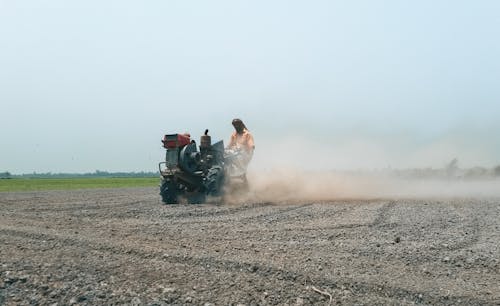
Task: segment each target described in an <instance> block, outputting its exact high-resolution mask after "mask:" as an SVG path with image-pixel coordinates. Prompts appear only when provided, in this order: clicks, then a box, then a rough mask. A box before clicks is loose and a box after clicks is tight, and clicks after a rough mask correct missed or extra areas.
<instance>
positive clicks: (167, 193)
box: [160, 178, 178, 204]
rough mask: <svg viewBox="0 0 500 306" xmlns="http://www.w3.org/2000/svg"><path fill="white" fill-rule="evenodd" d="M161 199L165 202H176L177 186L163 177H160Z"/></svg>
mask: <svg viewBox="0 0 500 306" xmlns="http://www.w3.org/2000/svg"><path fill="white" fill-rule="evenodd" d="M160 195H161V200H162V201H163V203H165V204H177V203H178V200H177V188H176V186H175V184H174V183H173V182H172V181H170V180H168V179H165V178H162V180H161V184H160Z"/></svg>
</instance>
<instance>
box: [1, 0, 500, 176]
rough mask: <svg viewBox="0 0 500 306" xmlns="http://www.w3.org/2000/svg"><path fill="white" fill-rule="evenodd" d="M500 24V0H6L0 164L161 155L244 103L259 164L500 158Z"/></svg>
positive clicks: (220, 132)
mask: <svg viewBox="0 0 500 306" xmlns="http://www.w3.org/2000/svg"><path fill="white" fill-rule="evenodd" d="M499 37H500V2H499V1H494V0H492V1H482V0H478V1H457V0H453V1H451V0H449V1H445V0H442V1H435V0H433V1H430V0H424V1H400V0H397V1H396V0H395V1H377V0H366V1H347V0H345V1H236V0H227V1H186V0H182V1H165V0H162V1H123V0H120V1H93V0H85V1H62V0H61V1H55V0H54V1H42V0H33V1H12V0H0V111H1V112H0V114H1V115H2V116H1V117H2V121H1V124H2V126H1V129H0V141H1V150H0V172H2V171H10V172H12V173H16V174H17V173H31V172H34V171H36V172H49V171H50V172H92V171H94V170H96V169H99V170H103V171H104V170H105V171H142V170H144V171H155V170H156V169H157V163H158V162H159V161H160V160H161V159H162V158H163V154H164V152H163V149H162V148H161V147H160V139H161V138H162V136H163V134H165V133H176V132H186V131H187V132H190V133H191V134H192V135H193V136H195V139H198V137H199V135H201V134H202V132H203V131H204V129H205V128H208V129H210V131H211V135H212V137H213V139H223V140H225V141H227V139H228V138H229V134H230V133H231V132H232V127H231V124H230V122H231V120H232V119H233V118H234V117H240V118H242V119H243V121H245V123H246V124H247V126H248V127H249V129H250V130H251V131H252V132H253V134H254V136H255V141H256V146H257V148H256V153H255V160H254V167H256V168H258V167H259V165H260V166H262V167H272V166H273V163H274V162H284V161H286V163H288V164H290V165H294V164H295V165H301V166H306V165H309V166H310V165H311V164H314V163H315V162H314V161H320V163H321V166H322V167H324V168H329V169H338V168H360V167H361V168H362V167H369V168H370V167H372V168H377V167H387V166H391V167H424V166H433V167H439V166H442V165H444V164H445V163H446V162H448V161H449V160H451V159H452V158H455V157H457V158H458V159H459V161H461V165H463V166H467V167H468V166H474V165H483V166H493V165H497V164H500V137H499V136H498V133H499V131H500V124H499V123H498V122H499V121H500V120H499V119H498V118H499V115H500V39H499ZM270 156H273V158H271V157H270ZM320 156H321V158H320V159H318V158H319V157H320ZM311 160H312V161H313V162H311ZM314 167H315V168H316V167H317V165H316V166H314Z"/></svg>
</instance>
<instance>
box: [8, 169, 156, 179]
mask: <svg viewBox="0 0 500 306" xmlns="http://www.w3.org/2000/svg"><path fill="white" fill-rule="evenodd" d="M158 176H159V174H158V172H145V171H140V172H108V171H101V170H96V171H95V172H88V173H52V172H45V173H36V172H33V173H26V174H11V173H9V172H1V173H0V178H98V177H102V178H106V177H108V178H111V177H114V178H116V177H123V178H126V177H158Z"/></svg>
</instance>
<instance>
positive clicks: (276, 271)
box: [0, 228, 493, 305]
mask: <svg viewBox="0 0 500 306" xmlns="http://www.w3.org/2000/svg"><path fill="white" fill-rule="evenodd" d="M0 234H3V235H7V236H14V237H19V238H24V239H28V240H36V241H44V240H45V241H59V242H62V243H64V244H69V245H71V246H72V248H81V249H82V250H83V251H84V252H89V250H95V251H101V252H104V253H111V254H113V255H116V254H121V255H123V256H126V257H129V256H134V257H137V258H139V259H141V260H156V261H162V262H169V263H172V264H184V265H188V266H197V267H200V268H203V269H204V270H210V271H214V272H217V271H219V270H223V271H227V272H233V273H234V272H237V273H245V274H256V275H258V276H260V277H265V278H272V279H276V280H281V281H286V282H288V283H291V284H294V285H296V284H300V285H301V286H302V285H303V284H312V285H314V286H321V287H322V288H330V289H340V288H349V289H350V290H351V291H352V292H353V293H354V294H358V295H376V296H379V297H383V298H391V299H395V300H398V301H401V302H402V301H405V302H408V300H410V301H413V302H415V303H421V302H423V296H425V302H426V303H431V304H442V305H456V304H462V303H463V304H470V305H479V304H480V305H488V303H489V302H488V301H486V300H482V299H478V298H474V297H469V296H443V295H437V294H434V293H428V292H427V293H425V292H424V293H422V292H419V291H412V290H409V289H404V288H399V287H392V286H387V285H383V284H377V283H371V282H362V281H356V280H352V279H344V280H339V281H335V280H332V279H329V278H322V277H315V276H310V275H305V274H303V273H299V272H295V271H290V270H285V269H280V268H275V267H271V266H267V265H262V264H260V263H247V262H238V261H231V260H221V259H216V258H214V257H192V256H187V255H185V256H180V255H168V256H165V254H164V253H163V252H159V251H154V250H148V251H146V250H144V248H141V247H139V248H126V247H124V246H119V245H116V244H110V243H104V242H99V241H90V240H86V239H79V238H74V237H61V236H59V235H52V234H48V233H33V232H28V231H22V230H14V229H5V228H3V229H0ZM492 305H493V304H492Z"/></svg>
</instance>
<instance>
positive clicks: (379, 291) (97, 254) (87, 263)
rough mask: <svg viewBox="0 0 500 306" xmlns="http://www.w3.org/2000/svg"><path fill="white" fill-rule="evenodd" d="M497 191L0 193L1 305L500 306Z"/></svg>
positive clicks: (136, 189)
mask: <svg viewBox="0 0 500 306" xmlns="http://www.w3.org/2000/svg"><path fill="white" fill-rule="evenodd" d="M499 227H500V200H499V199H496V198H488V199H478V198H453V199H452V198H449V199H444V198H439V199H437V198H434V199H432V198H430V199H423V198H419V199H416V198H415V199H412V198H409V199H401V198H400V199H391V198H380V199H362V200H356V199H345V200H340V199H337V200H331V201H311V202H307V201H304V202H298V203H297V202H294V203H291V202H290V203H287V202H276V203H275V202H255V201H247V202H243V203H239V204H225V205H221V204H217V203H212V204H203V205H169V206H167V205H162V204H161V203H160V200H159V195H158V190H157V188H156V187H134V188H103V189H87V190H81V189H79V190H59V191H17V192H2V193H0V305H2V304H3V305H96V304H112V305H113V304H114V305H123V304H128V305H186V304H191V305H311V304H314V305H328V304H330V305H337V304H339V305H354V304H356V305H411V304H432V305H499V304H500V249H499V245H500V228H499Z"/></svg>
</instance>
